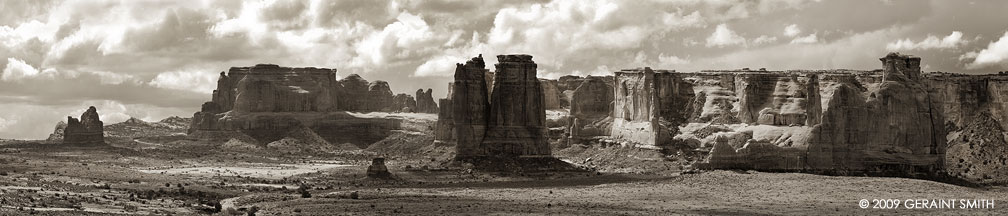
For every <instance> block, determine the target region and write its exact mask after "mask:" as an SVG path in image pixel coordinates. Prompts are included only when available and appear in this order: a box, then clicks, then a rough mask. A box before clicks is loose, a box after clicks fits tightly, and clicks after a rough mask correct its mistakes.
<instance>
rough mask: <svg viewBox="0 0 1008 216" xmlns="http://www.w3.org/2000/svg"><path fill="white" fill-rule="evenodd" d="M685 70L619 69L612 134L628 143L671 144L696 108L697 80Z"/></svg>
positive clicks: (641, 144)
mask: <svg viewBox="0 0 1008 216" xmlns="http://www.w3.org/2000/svg"><path fill="white" fill-rule="evenodd" d="M684 78H685V77H684V76H683V75H682V74H677V73H674V72H672V71H654V70H651V68H644V69H635V70H623V71H619V72H616V77H615V79H616V81H615V86H613V87H614V88H615V91H614V92H615V93H614V94H615V95H614V105H613V112H612V117H613V123H612V128H611V130H610V135H611V136H612V138H613V139H616V140H617V141H619V142H622V143H625V144H627V145H633V146H638V147H644V148H657V147H659V146H664V145H667V144H668V142H669V141H670V140H671V138H672V136H673V135H674V134H675V133H676V131H678V129H677V128H676V127H677V125H680V124H682V123H685V121H686V119H688V116H689V114H690V113H692V111H691V110H690V109H691V108H693V107H692V106H690V105H692V103H690V102H691V101H693V98H694V95H693V94H694V93H693V84H691V83H689V82H686V80H685V79H684Z"/></svg>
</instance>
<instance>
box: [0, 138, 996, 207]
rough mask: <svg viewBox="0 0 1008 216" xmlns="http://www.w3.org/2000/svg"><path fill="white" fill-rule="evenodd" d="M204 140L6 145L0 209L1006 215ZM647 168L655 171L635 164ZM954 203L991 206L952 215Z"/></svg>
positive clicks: (688, 179)
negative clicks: (378, 162)
mask: <svg viewBox="0 0 1008 216" xmlns="http://www.w3.org/2000/svg"><path fill="white" fill-rule="evenodd" d="M207 146H219V145H209V144H207V143H200V142H197V141H191V140H185V139H182V138H170V137H169V138H162V139H156V140H129V139H118V140H111V141H110V145H109V146H101V147H72V146H62V145H59V144H54V143H47V142H46V141H37V142H31V141H6V142H4V143H3V144H0V195H2V196H0V215H22V214H43V215H86V214H96V215H98V214H158V215H163V214H179V215H191V214H215V213H216V214H221V215H229V214H236V215H237V214H241V215H244V214H246V213H247V212H249V211H251V210H252V209H253V208H255V209H256V215H334V214H336V215H339V214H348V215H360V214H374V215H388V214H422V215H444V214H464V215H477V214H551V215H554V214H564V215H586V214H592V215H594V214H605V215H612V214H629V215H640V214H652V215H653V214H657V215H669V214H718V215H723V214H729V215H733V214H737V215H753V214H800V215H812V214H842V215H849V214H858V215H861V214H985V215H989V214H993V215H1008V203H1006V201H1008V200H1006V199H1008V188H1005V187H965V186H957V185H952V184H947V183H941V182H934V181H927V180H916V179H906V178H884V177H837V176H823V175H813V174H798V173H764V172H753V171H704V172H695V173H694V172H687V173H680V172H679V171H678V168H675V166H674V165H670V164H674V163H668V162H667V161H665V160H663V159H661V158H660V157H655V156H654V155H655V154H653V153H646V152H636V151H638V150H629V149H597V147H595V148H596V149H594V150H593V149H592V148H593V147H571V148H568V149H564V150H561V151H558V152H559V153H558V154H561V155H564V154H566V155H569V156H567V157H562V158H564V159H565V160H567V161H576V162H575V163H576V164H578V165H581V166H593V167H596V168H594V170H592V171H570V172H550V173H543V172H528V173H482V172H476V171H472V170H471V169H467V168H465V167H454V168H451V167H448V168H446V167H445V166H442V165H443V164H444V162H443V160H445V159H444V155H450V152H445V151H449V150H445V148H442V147H434V146H425V147H420V148H418V149H412V150H403V149H399V150H395V151H392V150H388V149H385V150H388V151H390V152H382V153H378V152H375V151H372V150H373V149H372V150H367V149H357V150H345V151H337V152H336V153H332V152H329V153H304V154H290V153H278V152H272V151H248V152H240V151H238V152H236V151H225V150H223V149H221V147H207ZM609 148H619V147H609ZM592 151H594V152H596V153H598V152H607V153H609V154H613V153H616V154H626V155H625V157H623V158H635V159H636V160H624V161H618V162H611V161H610V162H609V163H608V164H605V163H604V162H601V161H602V160H605V159H606V158H615V157H616V156H613V155H609V156H606V155H593V156H594V158H593V159H587V158H585V155H589V154H595V153H589V152H592ZM410 155H414V156H413V157H411V156H410ZM415 155H441V156H438V157H429V158H428V157H423V158H417V157H415ZM378 156H382V157H386V158H388V162H387V165H388V167H389V169H390V170H391V171H392V173H393V174H394V175H395V176H396V178H397V179H395V180H375V179H368V178H366V177H364V173H365V170H366V169H367V166H368V164H369V163H370V159H371V158H374V157H378ZM649 157H651V158H649ZM589 161H594V162H590V163H589ZM617 163H618V164H617ZM655 167H669V168H668V169H667V170H666V171H663V172H644V171H642V170H655V169H657V168H655ZM302 185H304V186H302ZM301 187H303V188H301ZM299 188H301V189H299ZM307 195H310V197H308V196H307ZM303 196H304V197H303ZM861 199H867V200H873V199H897V200H900V201H901V202H904V201H905V200H907V199H927V200H937V199H955V203H954V205H955V207H956V208H953V209H907V208H906V206H905V205H904V204H903V203H901V204H900V205H899V206H898V207H896V208H895V209H872V208H870V207H869V208H868V209H862V208H861V207H859V201H860V200H861ZM960 199H993V200H994V203H995V204H994V207H993V208H987V209H960V208H959V207H960V203H959V200H960ZM218 207H219V209H220V210H217V209H218Z"/></svg>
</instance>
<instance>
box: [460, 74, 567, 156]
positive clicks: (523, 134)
mask: <svg viewBox="0 0 1008 216" xmlns="http://www.w3.org/2000/svg"><path fill="white" fill-rule="evenodd" d="M497 59H498V64H496V69H497V70H496V71H495V73H494V76H495V78H494V79H493V85H492V88H488V86H487V83H488V82H489V81H487V79H486V78H485V77H484V76H485V75H486V74H487V73H486V71H487V69H485V63H484V61H483V57H482V56H479V57H476V58H473V59H472V60H470V61H468V62H466V63H465V64H458V65H457V67H456V70H455V81H454V82H453V89H452V95H451V98H452V99H451V103H452V105H453V110H452V111H453V112H454V114H453V119H454V122H455V128H454V129H455V134H456V136H455V140H456V143H457V145H456V159H460V160H465V159H469V158H484V157H504V158H518V157H523V158H527V157H552V156H551V151H550V148H549V144H548V143H547V142H546V138H547V137H546V127H545V120H546V113H545V112H546V110H545V106H544V96H543V92H542V90H543V89H542V86H541V84H540V82H539V79H538V78H536V64H535V62H533V61H532V56H529V55H499V56H497ZM490 89H492V93H490V99H489V100H488V99H487V91H490Z"/></svg>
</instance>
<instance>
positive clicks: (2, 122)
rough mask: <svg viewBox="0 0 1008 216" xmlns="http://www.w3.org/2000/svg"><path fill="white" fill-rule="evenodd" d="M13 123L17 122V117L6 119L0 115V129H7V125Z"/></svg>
mask: <svg viewBox="0 0 1008 216" xmlns="http://www.w3.org/2000/svg"><path fill="white" fill-rule="evenodd" d="M14 124H17V119H11V120H7V119H5V118H2V117H0V130H4V129H7V127H10V126H11V125H14Z"/></svg>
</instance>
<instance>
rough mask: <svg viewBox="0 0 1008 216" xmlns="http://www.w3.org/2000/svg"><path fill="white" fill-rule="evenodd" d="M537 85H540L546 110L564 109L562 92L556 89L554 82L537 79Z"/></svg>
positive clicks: (555, 82)
mask: <svg viewBox="0 0 1008 216" xmlns="http://www.w3.org/2000/svg"><path fill="white" fill-rule="evenodd" d="M539 83H541V84H542V91H543V98H544V103H545V105H544V106H546V109H548V110H552V109H560V108H562V107H564V106H563V105H564V104H565V102H564V100H563V98H564V97H563V92H561V91H560V89H559V88H558V87H557V81H556V80H550V79H539Z"/></svg>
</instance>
